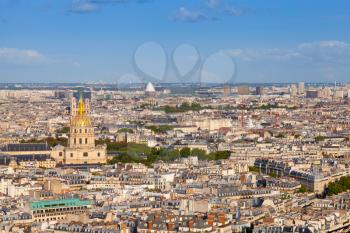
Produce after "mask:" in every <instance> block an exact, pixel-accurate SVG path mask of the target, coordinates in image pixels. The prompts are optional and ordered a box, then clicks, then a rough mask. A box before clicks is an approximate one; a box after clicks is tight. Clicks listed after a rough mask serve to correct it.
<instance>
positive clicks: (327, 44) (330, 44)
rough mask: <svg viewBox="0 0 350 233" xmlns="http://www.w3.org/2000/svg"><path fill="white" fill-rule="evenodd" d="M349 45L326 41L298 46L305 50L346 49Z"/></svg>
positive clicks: (336, 41) (341, 42)
mask: <svg viewBox="0 0 350 233" xmlns="http://www.w3.org/2000/svg"><path fill="white" fill-rule="evenodd" d="M345 47H348V44H347V43H345V42H343V41H338V40H324V41H318V42H312V43H301V44H299V45H298V48H299V49H304V48H345Z"/></svg>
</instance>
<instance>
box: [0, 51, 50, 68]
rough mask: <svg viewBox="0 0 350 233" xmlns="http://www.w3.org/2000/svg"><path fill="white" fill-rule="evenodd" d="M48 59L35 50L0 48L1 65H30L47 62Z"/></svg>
mask: <svg viewBox="0 0 350 233" xmlns="http://www.w3.org/2000/svg"><path fill="white" fill-rule="evenodd" d="M47 61H48V58H47V57H45V56H44V55H43V54H41V53H40V52H38V51H37V50H31V49H29V50H21V49H17V48H0V62H1V63H15V64H30V63H38V62H39V63H42V62H47Z"/></svg>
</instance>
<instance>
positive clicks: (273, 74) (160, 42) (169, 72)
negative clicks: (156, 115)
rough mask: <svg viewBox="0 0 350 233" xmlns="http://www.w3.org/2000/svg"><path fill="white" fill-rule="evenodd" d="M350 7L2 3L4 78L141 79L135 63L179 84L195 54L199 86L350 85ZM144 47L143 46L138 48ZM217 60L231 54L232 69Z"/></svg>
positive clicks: (217, 0) (214, 1)
mask: <svg viewBox="0 0 350 233" xmlns="http://www.w3.org/2000/svg"><path fill="white" fill-rule="evenodd" d="M349 5H350V3H348V2H347V1H336V2H329V1H317V3H314V2H304V1H285V2H283V3H281V2H278V1H270V2H261V1H249V2H245V1H227V0H226V1H225V0H198V1H191V2H188V1H159V0H153V1H148V0H135V1H133V0H129V1H128V0H64V1H43V0H40V1H35V2H29V1H23V0H16V1H9V0H1V1H0V37H1V40H0V82H1V83H6V82H73V83H77V82H86V81H103V82H118V81H120V80H128V81H130V80H131V81H132V80H138V79H139V78H141V79H147V78H148V77H144V76H143V73H140V72H138V70H137V69H136V68H135V63H136V64H139V63H142V64H143V65H144V66H147V67H146V69H148V70H149V71H150V72H151V73H152V74H156V81H164V80H165V81H169V82H177V81H180V82H181V81H183V80H182V79H181V78H182V77H179V75H177V74H174V70H176V69H180V70H181V69H187V68H186V63H188V60H190V61H191V59H192V58H193V56H192V55H196V56H197V55H199V57H200V58H201V60H200V65H203V67H201V69H200V70H199V71H198V72H197V73H196V72H195V73H193V74H188V75H190V76H191V77H192V76H196V77H200V78H199V81H203V80H207V81H208V82H209V81H212V80H218V82H219V83H220V82H225V81H227V80H228V79H230V78H231V77H232V76H233V75H235V78H234V82H237V83H242V82H248V83H259V82H288V83H292V82H299V81H305V82H331V83H332V82H334V81H337V82H347V81H348V80H349V78H348V71H349V66H348V64H349V63H350V57H349V55H348V54H349V51H350V40H349V32H348V30H347V28H348V26H349V22H350V21H349V20H348V19H349V17H350V15H349V14H348V13H347V12H346V9H347V8H348V7H349ZM150 42H151V43H152V45H151V46H150V47H148V49H143V50H142V49H140V48H142V46H144V45H149V44H150ZM183 45H185V50H184V51H182V52H181V53H179V56H178V58H177V60H178V62H174V60H175V57H173V54H175V52H176V48H179V46H180V47H181V46H183ZM187 45H189V47H188V48H187V49H186V46H187ZM152 46H154V47H152ZM152 48H154V49H152ZM191 49H192V50H193V51H191ZM138 51H141V55H140V59H141V61H140V62H139V63H138V62H137V61H136V62H135V59H136V58H137V57H135V56H136V55H137V54H138V53H137V52H138ZM174 51H175V52H174ZM196 51H197V53H196ZM218 54H219V55H220V54H225V56H227V57H230V58H232V59H233V61H234V63H233V66H232V64H227V61H228V60H227V59H226V60H220V56H218ZM199 57H197V58H195V59H198V58H199ZM207 58H208V59H209V60H210V61H209V62H208V64H207V63H206V59H207ZM211 58H212V59H211ZM148 60H150V61H153V62H151V63H150V64H149V63H148V62H147V61H148ZM173 63H174V64H175V65H174V64H173ZM195 63H196V62H193V65H195ZM169 64H170V65H169ZM174 67H175V68H174ZM179 67H180V68H179ZM213 67H214V68H213ZM146 73H147V72H146ZM148 73H149V72H148ZM180 73H181V72H180ZM233 73H234V74H233ZM157 75H158V76H157ZM196 80H197V79H196V78H193V80H192V81H196ZM186 81H187V80H186ZM135 82H136V81H135Z"/></svg>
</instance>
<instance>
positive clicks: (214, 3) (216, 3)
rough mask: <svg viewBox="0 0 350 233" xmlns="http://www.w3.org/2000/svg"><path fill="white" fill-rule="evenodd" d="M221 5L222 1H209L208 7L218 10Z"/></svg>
mask: <svg viewBox="0 0 350 233" xmlns="http://www.w3.org/2000/svg"><path fill="white" fill-rule="evenodd" d="M219 4H220V0H207V5H208V6H209V7H211V8H216V7H218V6H219Z"/></svg>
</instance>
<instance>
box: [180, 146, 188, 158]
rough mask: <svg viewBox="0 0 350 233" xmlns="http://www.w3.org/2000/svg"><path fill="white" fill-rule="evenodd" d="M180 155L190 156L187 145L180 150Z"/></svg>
mask: <svg viewBox="0 0 350 233" xmlns="http://www.w3.org/2000/svg"><path fill="white" fill-rule="evenodd" d="M180 156H181V157H189V156H191V149H190V148H188V147H184V148H182V149H181V150H180Z"/></svg>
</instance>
